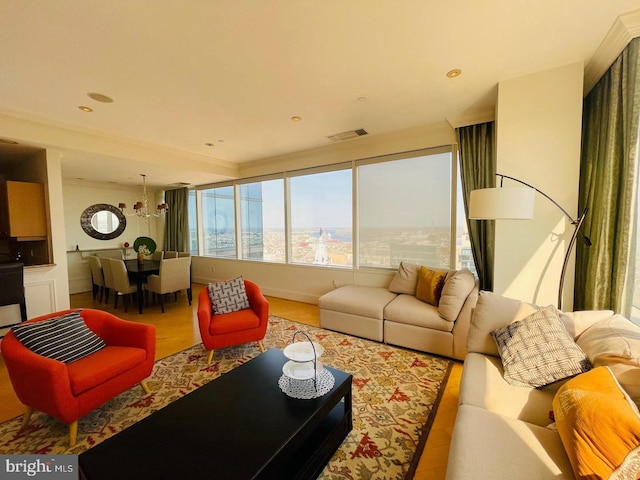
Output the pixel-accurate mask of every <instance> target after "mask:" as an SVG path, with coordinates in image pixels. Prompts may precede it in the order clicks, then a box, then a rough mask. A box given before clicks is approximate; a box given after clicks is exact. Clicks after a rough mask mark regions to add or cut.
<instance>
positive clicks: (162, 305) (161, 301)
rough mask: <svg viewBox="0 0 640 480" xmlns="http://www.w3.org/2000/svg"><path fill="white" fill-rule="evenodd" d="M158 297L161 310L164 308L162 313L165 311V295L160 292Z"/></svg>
mask: <svg viewBox="0 0 640 480" xmlns="http://www.w3.org/2000/svg"><path fill="white" fill-rule="evenodd" d="M158 298H160V310H162V313H164V295H163V294H159V295H158Z"/></svg>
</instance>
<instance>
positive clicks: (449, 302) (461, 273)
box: [438, 268, 476, 322]
mask: <svg viewBox="0 0 640 480" xmlns="http://www.w3.org/2000/svg"><path fill="white" fill-rule="evenodd" d="M475 285H476V279H475V277H474V276H473V273H471V272H470V271H469V270H468V269H466V268H463V269H462V270H458V271H456V272H453V273H451V274H450V275H448V276H447V279H446V281H445V283H444V287H442V293H441V295H440V303H438V312H439V313H440V316H441V317H442V318H444V319H445V320H448V321H449V322H455V321H456V319H457V318H458V316H459V315H460V311H461V310H462V307H463V305H464V302H465V301H466V300H467V297H468V296H469V294H470V293H471V290H473V288H474V287H475Z"/></svg>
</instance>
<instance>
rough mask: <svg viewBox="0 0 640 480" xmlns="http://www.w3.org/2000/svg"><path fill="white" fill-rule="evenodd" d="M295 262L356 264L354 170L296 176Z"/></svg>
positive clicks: (292, 188)
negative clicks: (354, 253) (353, 232)
mask: <svg viewBox="0 0 640 480" xmlns="http://www.w3.org/2000/svg"><path fill="white" fill-rule="evenodd" d="M289 189H290V197H291V262H292V263H304V264H309V265H330V266H340V267H350V266H351V265H352V264H353V242H352V211H353V206H352V204H353V203H352V196H351V195H352V180H351V169H346V170H337V171H329V172H322V173H313V174H309V175H299V176H295V177H292V178H291V179H290V184H289Z"/></svg>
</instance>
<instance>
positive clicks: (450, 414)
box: [0, 284, 462, 480]
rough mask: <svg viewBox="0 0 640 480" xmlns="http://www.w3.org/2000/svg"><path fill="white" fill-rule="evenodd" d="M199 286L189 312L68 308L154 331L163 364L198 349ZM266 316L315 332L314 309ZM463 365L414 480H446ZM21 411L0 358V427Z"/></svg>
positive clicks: (275, 307)
mask: <svg viewBox="0 0 640 480" xmlns="http://www.w3.org/2000/svg"><path fill="white" fill-rule="evenodd" d="M203 288H205V286H204V285H197V284H194V286H193V302H192V305H191V306H189V304H188V302H187V298H186V295H185V294H184V293H182V294H180V295H179V296H178V300H177V302H175V301H173V297H172V298H171V300H170V301H168V302H166V303H165V312H166V313H164V314H163V313H161V312H160V306H159V305H155V304H150V305H149V306H148V307H147V308H145V309H144V311H143V313H142V315H140V314H138V312H137V309H136V308H135V307H131V308H129V312H128V313H125V312H124V308H123V306H122V302H120V305H119V306H118V309H117V310H116V309H114V308H113V302H110V304H109V305H105V304H104V303H102V304H100V303H98V301H97V300H93V298H92V295H91V293H90V292H87V293H80V294H76V295H71V308H80V307H84V308H99V309H101V310H106V311H109V312H111V313H114V314H116V315H118V316H119V317H121V318H124V319H126V320H131V321H134V322H144V323H152V324H154V325H155V326H156V359H159V358H164V357H166V356H169V355H172V354H174V353H176V352H179V351H181V350H184V349H185V348H188V347H191V346H193V345H196V344H198V343H200V333H199V331H198V324H197V308H198V300H197V299H198V294H199V293H200V291H201V290H202V289H203ZM267 298H268V300H269V311H270V313H271V314H272V315H277V316H280V317H284V318H288V319H291V320H296V321H298V322H302V323H306V324H308V325H314V326H318V325H319V322H320V318H319V317H320V316H319V311H318V306H317V305H311V304H306V303H300V302H294V301H291V300H284V299H281V298H275V297H267ZM461 373H462V363H460V362H456V364H455V365H454V368H453V370H452V372H451V376H450V377H449V381H448V383H447V386H446V390H445V392H444V395H443V397H442V400H441V402H440V406H439V408H438V411H437V414H436V418H435V421H434V424H433V427H432V428H431V432H430V434H429V438H428V440H427V444H426V447H425V449H424V452H423V454H422V457H421V458H420V463H419V465H418V469H417V471H416V475H415V477H414V479H415V480H439V479H444V478H445V473H446V465H447V458H448V452H449V443H450V441H451V433H452V430H453V424H454V421H455V417H456V413H457V410H458V389H459V384H460V375H461ZM23 410H24V407H23V405H22V404H21V403H20V402H19V401H18V399H17V398H16V396H15V394H14V393H13V389H12V388H11V383H10V381H9V376H8V374H7V369H6V367H5V364H4V359H3V358H2V356H1V355H0V422H4V421H6V420H9V419H11V418H14V417H16V416H18V415H22V413H23Z"/></svg>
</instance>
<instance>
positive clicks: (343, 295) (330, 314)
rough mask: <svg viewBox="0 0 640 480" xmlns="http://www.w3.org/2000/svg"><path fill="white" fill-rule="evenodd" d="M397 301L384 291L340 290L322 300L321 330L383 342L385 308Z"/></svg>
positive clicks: (320, 299)
mask: <svg viewBox="0 0 640 480" xmlns="http://www.w3.org/2000/svg"><path fill="white" fill-rule="evenodd" d="M396 297H397V295H396V294H395V293H392V292H390V291H389V290H387V289H386V288H384V287H368V286H362V285H345V286H343V287H340V288H336V289H335V290H332V291H331V292H329V293H326V294H324V295H322V296H321V297H320V298H319V299H318V306H319V307H320V326H321V327H322V328H326V329H329V330H335V331H337V332H342V333H347V334H349V335H355V336H357V337H363V338H368V339H371V340H375V341H377V342H382V339H383V318H384V317H383V312H384V307H386V306H387V304H388V303H389V302H390V301H391V300H393V299H394V298H396Z"/></svg>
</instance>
